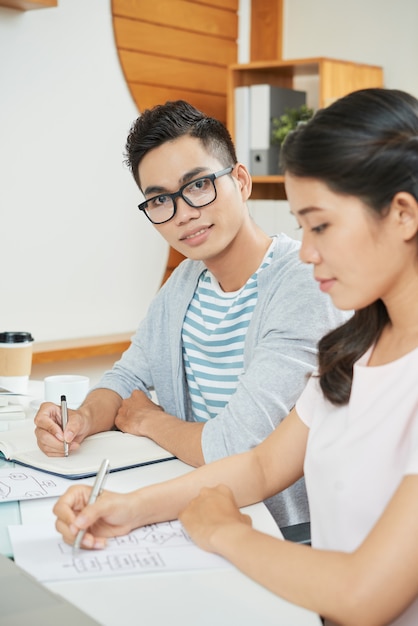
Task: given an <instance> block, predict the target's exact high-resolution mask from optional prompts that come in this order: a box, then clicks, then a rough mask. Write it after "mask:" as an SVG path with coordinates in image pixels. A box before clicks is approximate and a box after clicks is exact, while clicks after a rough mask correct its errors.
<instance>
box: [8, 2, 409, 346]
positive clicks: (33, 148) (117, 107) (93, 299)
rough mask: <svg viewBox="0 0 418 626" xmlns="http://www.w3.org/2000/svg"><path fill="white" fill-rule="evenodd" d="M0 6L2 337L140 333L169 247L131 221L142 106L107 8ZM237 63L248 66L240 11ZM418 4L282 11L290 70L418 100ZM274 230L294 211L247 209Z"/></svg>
mask: <svg viewBox="0 0 418 626" xmlns="http://www.w3.org/2000/svg"><path fill="white" fill-rule="evenodd" d="M58 4H59V6H58V7H57V8H53V9H41V10H37V11H28V12H23V13H22V12H19V11H13V10H12V9H3V8H0V233H1V241H0V272H1V277H2V284H3V288H2V292H1V293H2V295H1V297H0V298H1V299H0V330H29V331H31V332H32V333H33V334H34V336H35V338H36V339H37V340H38V341H42V340H48V339H55V338H65V337H81V336H89V335H101V334H106V333H113V332H126V331H130V330H133V329H134V328H135V327H136V326H137V323H138V322H139V320H140V319H141V318H142V317H143V315H144V314H145V312H146V310H147V308H148V305H149V302H150V300H151V298H152V297H153V295H154V293H155V291H156V290H157V288H158V285H159V284H160V281H161V277H162V274H163V271H164V267H165V263H166V257H167V246H166V244H165V243H164V241H163V240H162V239H161V238H160V237H159V236H158V235H157V234H156V232H155V231H154V230H153V228H152V226H151V225H150V224H148V223H147V222H146V221H145V219H144V217H143V216H142V215H139V213H138V211H137V210H136V204H137V203H138V201H139V198H138V191H137V189H136V186H135V184H134V182H133V180H132V179H131V176H130V174H129V172H128V170H127V169H126V168H125V167H124V166H123V164H122V160H123V149H124V143H125V139H126V135H127V132H128V130H129V126H130V124H131V122H132V121H133V120H134V119H135V117H136V116H137V114H138V113H137V111H136V108H135V105H134V103H133V101H132V99H131V96H130V94H129V91H128V89H127V86H126V83H125V80H124V77H123V75H122V72H121V69H120V66H119V61H118V58H117V54H116V49H115V45H114V41H113V30H112V20H111V8H110V0H59V3H58ZM240 5H241V21H242V24H241V33H240V40H239V60H240V62H243V63H244V62H246V61H247V60H248V58H249V52H248V50H249V45H248V23H249V19H250V0H241V2H240ZM417 26H418V2H417V0H396V2H394V1H393V0H349V1H348V0H285V16H284V50H283V52H284V58H288V59H291V58H298V57H314V56H321V55H323V56H330V57H335V58H340V59H348V60H352V61H359V62H365V63H373V64H378V65H382V66H383V67H384V72H385V82H386V86H387V87H396V88H400V89H405V90H408V91H410V92H411V93H413V94H414V95H416V96H418V67H417V66H418V37H417V36H416V32H417ZM250 208H251V211H252V214H253V215H254V218H255V219H256V221H257V222H258V223H260V225H261V226H262V227H263V228H265V230H266V231H267V232H270V233H273V232H277V231H279V230H284V231H285V232H287V233H288V234H290V235H291V236H296V237H297V233H296V230H295V224H294V221H293V218H292V217H291V216H290V215H289V209H288V205H287V203H286V202H284V203H279V202H272V201H269V202H266V201H263V202H261V201H253V202H251V203H250Z"/></svg>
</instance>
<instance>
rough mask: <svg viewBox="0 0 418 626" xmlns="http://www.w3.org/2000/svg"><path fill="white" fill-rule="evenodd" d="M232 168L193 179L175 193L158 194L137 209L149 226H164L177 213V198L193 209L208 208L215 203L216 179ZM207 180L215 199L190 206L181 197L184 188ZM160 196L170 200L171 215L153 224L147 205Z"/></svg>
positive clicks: (187, 200)
mask: <svg viewBox="0 0 418 626" xmlns="http://www.w3.org/2000/svg"><path fill="white" fill-rule="evenodd" d="M234 167H235V166H233V165H231V166H230V167H226V168H225V169H223V170H219V172H213V173H212V174H206V175H205V176H199V178H194V179H193V180H191V181H189V182H188V183H186V184H184V185H182V186H181V187H180V189H179V190H178V191H176V192H175V193H165V192H163V193H159V194H157V195H156V196H153V197H152V198H149V199H148V200H145V201H144V202H141V203H140V204H138V209H139V210H140V211H142V212H143V213H144V214H145V216H146V217H147V218H148V219H149V221H150V222H151V224H157V225H159V224H165V223H166V222H169V221H170V220H172V219H173V217H174V216H175V214H176V213H177V202H176V200H177V198H183V200H184V201H185V202H186V204H188V205H189V206H191V207H193V208H194V209H203V207H205V206H208V205H209V204H212V202H215V200H216V198H217V197H218V192H217V189H216V185H215V180H216V179H217V178H220V177H221V176H225V175H226V174H230V173H231V172H232V170H233V169H234ZM207 179H209V180H210V181H211V183H212V185H213V189H214V191H215V197H214V198H213V200H211V201H210V202H206V204H201V205H199V206H196V205H194V204H192V203H191V202H190V200H189V199H188V198H186V197H185V196H184V195H183V191H184V190H185V189H186V187H189V186H190V185H193V184H194V183H197V182H199V180H207ZM160 196H167V197H169V198H171V201H172V203H173V214H172V215H171V216H170V217H169V218H168V219H166V220H163V221H162V222H154V220H152V219H151V217H150V216H149V215H148V213H147V208H148V203H149V202H152V201H153V200H155V199H156V198H159V197H160Z"/></svg>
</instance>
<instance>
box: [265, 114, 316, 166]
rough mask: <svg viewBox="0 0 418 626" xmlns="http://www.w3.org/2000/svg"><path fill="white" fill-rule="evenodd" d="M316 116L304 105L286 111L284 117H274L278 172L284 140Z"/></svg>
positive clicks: (273, 131) (272, 133) (273, 136)
mask: <svg viewBox="0 0 418 626" xmlns="http://www.w3.org/2000/svg"><path fill="white" fill-rule="evenodd" d="M313 114H314V110H313V109H311V108H309V107H308V106H306V104H302V105H301V106H300V107H298V108H296V109H286V110H285V112H284V113H283V115H281V116H280V117H274V118H273V119H272V125H271V128H272V131H271V143H272V145H274V146H277V150H278V157H277V160H278V163H277V167H278V172H279V174H280V173H281V169H280V147H281V146H282V145H283V142H284V140H285V139H286V137H287V135H288V134H289V133H290V131H292V130H294V129H295V128H296V127H297V125H298V124H300V123H301V122H307V121H308V120H310V119H311V117H312V116H313Z"/></svg>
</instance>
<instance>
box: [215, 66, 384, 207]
mask: <svg viewBox="0 0 418 626" xmlns="http://www.w3.org/2000/svg"><path fill="white" fill-rule="evenodd" d="M259 84H268V85H274V86H276V87H288V88H291V89H300V90H302V91H306V94H307V104H308V106H309V107H312V108H314V109H318V108H323V107H326V106H328V105H329V104H331V103H332V102H333V101H334V100H337V99H338V98H341V97H342V96H345V95H346V94H348V93H350V92H352V91H356V90H357V89H364V88H367V87H383V69H382V68H381V67H379V66H376V65H366V64H363V63H354V62H351V61H340V60H337V59H329V58H326V57H318V58H312V59H296V60H292V61H266V62H265V61H254V62H252V63H246V64H241V65H231V66H229V68H228V77H227V126H228V129H229V131H230V133H231V135H232V138H233V139H235V137H234V134H235V130H234V129H235V100H234V94H235V91H234V90H235V87H241V86H250V85H259ZM251 198H252V199H254V200H260V199H266V200H283V199H285V198H286V194H285V191H284V185H283V176H279V175H278V176H254V177H253V192H252V194H251Z"/></svg>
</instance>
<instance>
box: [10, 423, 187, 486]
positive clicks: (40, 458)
mask: <svg viewBox="0 0 418 626" xmlns="http://www.w3.org/2000/svg"><path fill="white" fill-rule="evenodd" d="M1 456H3V457H4V458H5V459H6V460H7V461H14V462H15V463H19V464H20V465H25V466H26V467H32V468H34V469H39V470H43V471H44V472H49V473H50V474H56V475H57V476H64V477H65V478H71V479H76V478H86V477H88V476H95V475H96V474H97V471H98V469H99V467H100V464H101V462H102V461H103V459H104V458H107V459H109V461H110V471H111V472H115V471H117V470H122V469H128V468H130V467H138V466H141V465H149V464H151V463H157V462H159V461H167V460H169V459H174V458H175V457H174V456H173V455H172V454H171V453H170V452H168V451H167V450H165V449H164V448H161V447H160V446H159V445H158V444H156V443H155V442H154V441H152V440H151V439H148V438H147V437H138V436H136V435H130V434H128V433H122V432H120V431H117V430H111V431H106V432H103V433H97V434H96V435H90V437H87V438H86V439H85V440H84V441H83V442H82V443H81V445H80V448H79V449H78V450H77V451H75V452H70V454H69V456H68V457H64V456H62V457H50V456H47V455H46V454H45V453H44V452H42V450H40V449H39V447H38V444H37V441H36V437H35V431H34V425H33V422H31V423H30V424H28V425H25V426H23V427H21V428H16V429H13V430H7V431H5V432H0V457H1Z"/></svg>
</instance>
